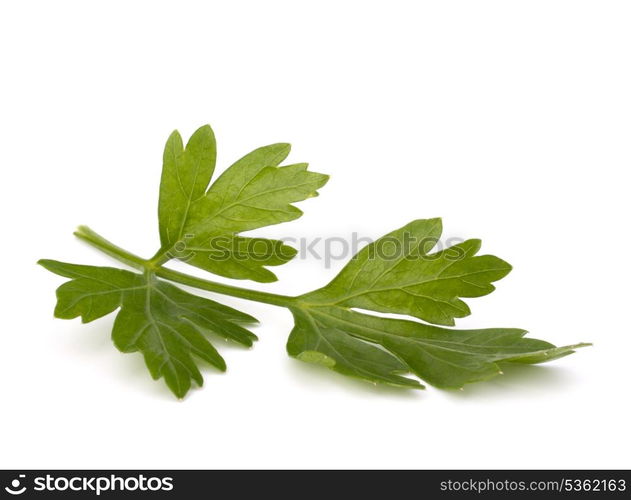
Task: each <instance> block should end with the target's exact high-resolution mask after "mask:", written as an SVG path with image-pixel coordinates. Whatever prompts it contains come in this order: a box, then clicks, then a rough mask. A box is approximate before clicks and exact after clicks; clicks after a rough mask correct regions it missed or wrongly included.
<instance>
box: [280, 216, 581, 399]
mask: <svg viewBox="0 0 631 500" xmlns="http://www.w3.org/2000/svg"><path fill="white" fill-rule="evenodd" d="M441 232H442V229H441V221H440V219H427V220H416V221H413V222H411V223H410V224H407V225H406V226H404V227H402V228H401V229H398V230H396V231H393V232H391V233H389V234H387V235H386V236H384V237H382V238H380V239H379V240H377V241H375V242H373V243H371V244H370V245H367V246H366V247H364V248H363V249H362V250H361V251H360V252H358V254H357V255H356V256H355V257H353V259H352V260H351V262H350V263H349V264H348V265H347V266H346V267H345V268H344V269H342V271H341V272H340V273H339V274H338V275H337V276H336V277H335V278H334V279H333V280H332V281H331V282H330V283H329V284H328V285H326V286H325V287H323V288H321V289H319V290H316V291H314V292H311V293H308V294H305V295H302V296H300V297H298V298H297V300H296V306H295V307H290V309H291V310H292V312H293V314H294V318H295V328H294V329H293V330H292V332H291V334H290V337H289V340H288V343H287V351H288V353H289V354H290V355H291V356H294V357H296V358H298V359H301V360H303V361H308V362H313V363H318V364H322V365H324V366H327V367H328V368H331V369H333V370H335V371H338V372H340V373H343V374H345V375H350V376H353V377H357V378H361V379H365V380H369V381H371V382H375V383H377V382H381V383H386V384H390V385H396V386H403V387H416V388H422V387H423V386H422V385H420V384H419V383H418V382H417V381H416V380H413V379H409V378H406V377H403V376H401V375H402V374H404V373H413V374H415V375H416V376H417V377H419V378H420V379H422V380H425V381H427V382H428V383H429V384H432V385H434V386H436V387H440V388H462V386H463V385H464V384H467V383H471V382H477V381H480V380H486V379H488V378H490V377H493V376H495V375H497V374H499V373H501V370H500V368H499V365H498V363H502V362H512V363H541V362H544V361H550V360H552V359H557V358H559V357H562V356H566V355H568V354H570V353H572V352H574V349H576V348H578V347H582V346H584V345H587V344H576V345H571V346H565V347H555V346H554V345H552V344H550V343H548V342H544V341H542V340H537V339H530V338H524V335H525V334H526V333H527V332H526V331H525V330H519V329H515V328H493V329H482V330H451V329H446V328H441V327H438V326H433V325H428V324H424V323H419V322H415V321H409V320H403V319H395V318H382V317H378V316H374V315H368V314H364V313H360V312H357V311H353V310H351V309H350V308H360V309H367V310H370V311H375V312H381V313H397V314H406V315H409V316H414V317H416V318H419V319H422V320H425V321H428V322H433V323H437V324H444V325H453V323H454V318H456V317H458V318H459V317H463V316H466V315H468V314H470V311H469V308H468V306H467V305H466V304H465V303H464V302H463V301H462V300H460V297H479V296H482V295H486V294H488V293H490V292H492V291H493V290H494V287H493V285H491V282H493V281H496V280H499V279H501V278H502V277H504V276H505V275H506V274H507V273H508V272H509V271H510V269H511V268H510V266H509V265H508V264H507V263H506V262H504V261H503V260H501V259H498V258H497V257H494V256H490V255H482V256H478V255H476V254H477V252H478V251H479V249H480V241H479V240H467V241H465V242H463V243H460V244H458V245H454V246H452V247H449V248H447V249H445V250H442V251H439V252H436V253H433V254H430V253H429V251H430V250H431V249H432V248H433V247H434V246H435V244H436V242H437V241H438V238H439V237H440V235H441Z"/></svg>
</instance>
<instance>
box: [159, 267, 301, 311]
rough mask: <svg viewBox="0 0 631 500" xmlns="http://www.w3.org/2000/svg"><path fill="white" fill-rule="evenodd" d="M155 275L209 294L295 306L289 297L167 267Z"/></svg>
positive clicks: (160, 269)
mask: <svg viewBox="0 0 631 500" xmlns="http://www.w3.org/2000/svg"><path fill="white" fill-rule="evenodd" d="M155 273H156V275H157V276H160V277H161V278H164V279H167V280H169V281H175V282H176V283H181V284H182V285H188V286H192V287H194V288H200V289H202V290H208V291H209V292H216V293H221V294H223V295H230V296H231V297H238V298H240V299H246V300H252V301H254V302H263V303H264V304H272V305H274V306H280V307H290V306H292V305H294V304H295V299H294V297H289V296H288V295H279V294H276V293H269V292H260V291H258V290H250V289H249V288H241V287H239V286H233V285H224V284H223V283H217V282H216V281H209V280H205V279H202V278H196V277H195V276H191V275H190V274H184V273H180V272H178V271H173V270H171V269H167V268H165V267H158V268H157V269H156V271H155Z"/></svg>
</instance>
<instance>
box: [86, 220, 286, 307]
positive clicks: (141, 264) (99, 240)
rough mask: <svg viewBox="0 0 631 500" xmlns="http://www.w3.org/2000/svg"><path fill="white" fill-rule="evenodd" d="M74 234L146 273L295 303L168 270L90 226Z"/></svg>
mask: <svg viewBox="0 0 631 500" xmlns="http://www.w3.org/2000/svg"><path fill="white" fill-rule="evenodd" d="M74 234H75V236H76V237H77V238H79V239H81V240H83V241H85V242H86V243H88V244H90V245H91V246H93V247H95V248H98V249H99V250H101V251H102V252H103V253H106V254H107V255H109V256H110V257H113V258H115V259H116V260H118V261H120V262H123V263H124V264H127V265H129V266H131V267H134V268H136V269H139V270H141V271H144V272H152V273H154V274H155V275H156V276H160V277H161V278H164V279H167V280H169V281H175V282H176V283H181V284H182V285H188V286H192V287H195V288H199V289H201V290H208V291H209V292H216V293H221V294H223V295H230V296H231V297H237V298H240V299H245V300H252V301H254V302H262V303H264V304H271V305H275V306H279V307H291V306H293V305H295V299H294V297H289V296H287V295H279V294H276V293H268V292H261V291H258V290H250V289H249V288H242V287H239V286H233V285H225V284H223V283H217V282H216V281H210V280H205V279H202V278H196V277H195V276H191V275H189V274H184V273H180V272H178V271H173V270H171V269H167V268H165V267H162V266H161V264H160V263H158V262H159V261H158V260H156V259H155V258H153V259H150V260H145V259H143V258H142V257H139V256H137V255H134V254H133V253H130V252H128V251H127V250H124V249H123V248H121V247H119V246H117V245H114V244H113V243H112V242H110V241H108V240H106V239H105V238H103V237H102V236H100V235H99V234H97V233H96V232H94V231H93V230H92V229H90V228H89V227H87V226H80V227H79V228H78V229H77V231H75V233H74Z"/></svg>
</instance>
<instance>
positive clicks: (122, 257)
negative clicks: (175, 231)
mask: <svg viewBox="0 0 631 500" xmlns="http://www.w3.org/2000/svg"><path fill="white" fill-rule="evenodd" d="M74 235H75V236H76V237H77V238H79V239H80V240H83V241H85V242H86V243H88V244H90V245H92V246H93V247H95V248H98V249H99V250H100V251H101V252H103V253H106V254H107V255H109V256H110V257H114V258H115V259H116V260H118V261H120V262H123V263H124V264H127V265H128V266H131V267H134V268H136V269H140V270H141V271H144V270H145V269H146V268H147V261H145V260H144V259H143V258H142V257H138V255H134V254H133V253H131V252H128V251H127V250H124V249H123V248H121V247H119V246H116V245H114V243H112V242H111V241H108V240H106V239H105V238H103V236H101V235H100V234H98V233H96V232H94V231H92V229H90V228H89V227H88V226H79V227H78V228H77V230H76V231H75V232H74Z"/></svg>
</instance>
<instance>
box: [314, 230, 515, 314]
mask: <svg viewBox="0 0 631 500" xmlns="http://www.w3.org/2000/svg"><path fill="white" fill-rule="evenodd" d="M441 233H442V223H441V220H440V219H419V220H415V221H413V222H410V223H409V224H407V225H405V226H403V227H402V228H400V229H397V230H396V231H393V232H391V233H389V234H387V235H385V236H383V237H382V238H380V239H378V240H377V241H375V242H373V243H371V244H369V245H367V246H366V247H364V248H363V249H362V250H361V251H359V252H358V253H357V254H356V255H355V256H354V257H353V258H352V260H351V262H350V263H349V264H348V265H347V266H346V267H345V268H344V269H343V270H342V271H341V272H340V273H339V274H338V275H337V276H336V277H335V279H333V281H331V282H330V283H329V284H328V285H327V286H325V287H324V288H321V289H320V290H317V291H316V292H312V293H310V294H309V295H308V298H309V301H310V302H312V303H318V304H327V303H331V304H333V305H337V306H343V307H357V308H361V309H370V310H372V311H378V312H384V313H398V314H407V315H410V316H415V317H417V318H419V319H422V320H425V321H428V322H430V323H435V324H439V325H453V324H454V318H462V317H464V316H468V315H469V314H471V311H470V310H469V307H468V306H467V304H465V303H464V302H463V301H462V300H460V298H459V297H480V296H482V295H487V294H489V293H491V292H492V291H493V290H495V287H494V286H493V285H491V283H492V282H493V281H497V280H499V279H501V278H503V277H504V276H506V275H507V274H508V273H509V271H510V270H511V266H510V265H509V264H508V263H506V262H504V261H503V260H501V259H498V258H497V257H494V256H492V255H481V256H478V255H476V253H477V252H478V251H479V249H480V240H467V241H465V242H463V243H459V244H458V245H454V246H452V247H449V248H447V249H445V250H442V251H440V252H436V253H434V254H429V251H430V250H431V249H432V248H433V247H434V246H435V245H436V243H437V242H438V239H439V238H440V235H441Z"/></svg>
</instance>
